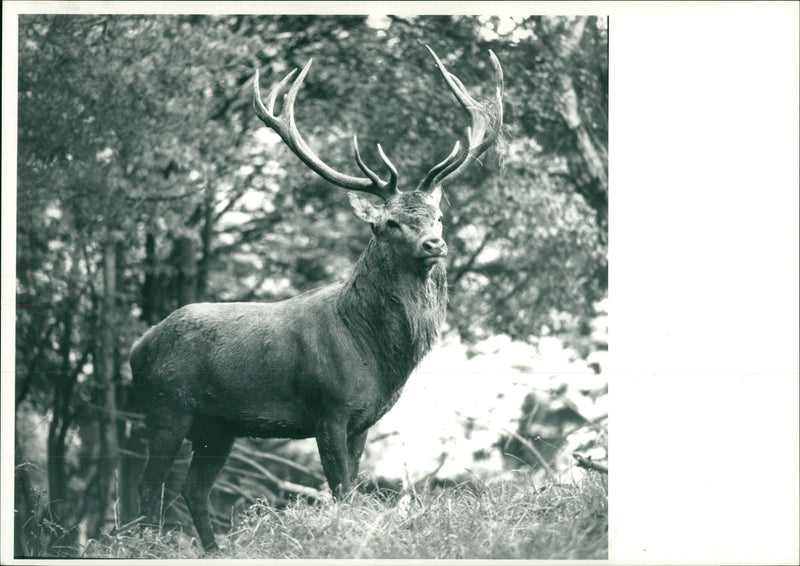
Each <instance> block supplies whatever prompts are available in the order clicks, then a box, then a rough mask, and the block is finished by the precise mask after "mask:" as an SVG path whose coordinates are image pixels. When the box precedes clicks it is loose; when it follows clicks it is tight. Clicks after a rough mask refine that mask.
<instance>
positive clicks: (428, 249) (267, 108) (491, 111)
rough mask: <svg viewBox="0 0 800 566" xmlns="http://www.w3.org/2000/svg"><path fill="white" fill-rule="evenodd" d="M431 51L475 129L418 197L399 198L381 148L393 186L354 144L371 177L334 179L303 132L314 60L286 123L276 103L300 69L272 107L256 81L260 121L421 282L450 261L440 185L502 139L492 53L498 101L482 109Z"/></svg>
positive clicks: (287, 103) (498, 72)
mask: <svg viewBox="0 0 800 566" xmlns="http://www.w3.org/2000/svg"><path fill="white" fill-rule="evenodd" d="M426 47H427V46H426ZM427 49H428V51H429V52H430V53H431V55H432V56H433V58H434V60H435V62H436V65H437V67H438V69H439V72H440V73H441V74H442V77H444V80H445V82H446V84H447V86H448V88H449V89H450V91H451V92H452V93H453V94H454V95H455V97H456V99H457V100H458V102H459V103H460V104H461V106H462V107H463V108H464V109H465V110H466V111H467V113H468V115H469V118H470V125H469V127H467V131H466V143H465V144H464V146H463V148H462V144H461V141H456V143H455V146H454V147H453V149H452V151H451V152H450V154H449V155H448V156H447V157H446V158H445V159H444V160H442V161H441V162H440V163H438V164H436V165H435V166H434V167H433V168H432V169H431V170H430V171H429V172H428V173H427V174H426V175H425V177H424V178H423V179H422V181H420V183H419V184H418V185H417V187H416V189H414V190H413V191H400V190H399V189H398V188H397V169H396V168H395V167H394V165H393V164H392V162H391V161H390V160H389V158H388V157H387V156H386V154H385V153H384V151H383V148H382V147H381V145H380V144H378V155H379V156H380V158H381V161H383V164H384V165H385V166H386V168H387V169H388V171H389V178H388V180H384V179H382V178H381V177H379V176H378V174H377V173H375V172H374V171H373V170H372V169H370V168H369V167H368V166H367V165H366V164H365V163H364V161H363V160H362V158H361V154H360V152H359V149H358V139H357V138H356V137H355V136H354V137H353V153H354V156H355V161H356V164H357V165H358V167H359V169H361V171H362V172H363V173H364V175H365V177H354V176H351V175H346V174H344V173H341V172H339V171H336V170H334V169H333V168H331V167H330V166H328V165H327V164H325V163H324V162H323V161H322V160H321V159H320V158H319V157H318V156H317V155H316V154H315V153H314V152H313V151H312V150H311V148H310V147H309V146H308V144H307V143H306V142H305V140H304V139H303V138H302V136H301V135H300V133H299V132H298V130H297V126H296V124H295V121H294V102H295V100H296V98H297V93H298V91H299V89H300V85H301V84H302V83H303V80H304V79H305V77H306V75H307V74H308V70H309V68H310V67H311V62H312V60H309V61H308V63H306V65H305V67H303V69H302V71H300V74H299V75H297V78H295V79H294V81H293V82H292V85H291V86H290V87H289V90H288V92H286V94H284V99H283V108H282V110H281V112H280V115H276V114H275V101H276V99H277V97H278V95H279V93H280V92H281V91H282V90H283V89H284V88H285V87H286V85H287V84H289V82H290V81H292V79H293V78H294V76H295V75H296V74H297V69H294V70H293V71H291V72H290V73H289V74H288V75H286V76H285V77H284V78H283V80H282V81H280V82H279V83H278V84H277V85H276V86H275V87H274V88H273V89H272V90H271V91H270V92H269V94H268V95H267V99H266V104H265V103H264V101H262V99H261V92H260V89H259V85H258V83H259V74H258V70H256V75H255V79H254V81H253V88H254V97H253V106H254V107H255V111H256V114H257V115H258V117H259V118H260V119H261V121H263V122H264V123H265V124H266V125H267V126H269V127H270V128H271V129H272V130H274V131H275V132H276V133H277V134H278V135H279V136H280V137H281V139H282V140H283V142H284V143H285V144H286V145H287V146H288V147H289V149H291V150H292V152H293V153H294V154H295V155H297V157H299V158H300V160H301V161H302V162H303V163H305V164H306V165H307V166H308V168H309V169H311V170H312V171H314V172H316V173H317V174H318V175H320V176H321V177H322V178H323V179H325V180H326V181H328V182H330V183H332V184H334V185H336V186H337V187H340V188H343V189H347V190H348V191H351V192H348V197H349V199H350V207H351V209H352V211H353V214H354V215H355V216H356V218H358V219H359V220H361V221H363V222H366V223H368V224H370V225H371V227H372V231H373V233H374V235H375V239H376V240H377V242H378V245H379V246H380V247H381V249H382V251H383V252H384V253H386V254H388V255H389V257H391V258H392V262H393V264H394V265H397V266H399V267H404V268H407V269H408V270H409V271H413V272H415V273H419V274H422V275H426V274H428V273H430V271H431V270H432V269H433V268H434V267H435V266H441V265H442V264H443V260H444V258H445V257H446V255H447V244H445V242H444V240H443V239H442V212H441V210H440V208H439V201H440V199H441V196H442V183H443V182H444V181H445V180H448V181H450V180H453V179H455V178H456V177H457V176H458V175H460V174H461V173H462V172H463V171H464V170H465V169H466V168H467V167H468V166H469V165H470V164H471V163H472V162H474V161H475V160H476V159H477V158H478V157H479V156H480V155H481V154H482V153H484V152H485V151H486V150H487V149H488V148H489V147H490V146H491V145H492V144H493V143H494V141H495V140H496V139H497V136H498V134H499V132H500V127H501V125H502V122H503V71H502V69H501V67H500V62H499V61H498V60H497V57H496V56H495V54H494V53H493V52H492V51H491V50H490V51H489V58H490V60H491V62H492V67H493V68H494V83H495V92H494V100H493V101H492V103H491V104H481V103H479V102H478V101H476V100H475V99H474V98H472V97H471V96H470V95H469V94H468V93H467V90H466V88H465V87H464V85H463V83H462V82H461V81H460V80H459V79H458V77H456V76H455V75H453V74H452V73H450V72H449V71H448V70H447V69H446V68H445V66H444V64H443V63H442V61H441V60H440V59H439V57H437V56H436V53H434V52H433V50H432V49H431V48H430V47H427ZM352 191H355V192H352ZM356 192H363V193H369V194H372V195H375V196H377V197H379V198H380V199H381V200H382V201H383V203H382V204H380V205H374V204H372V203H371V202H370V201H368V200H367V199H365V198H363V197H361V196H359V195H358V194H356Z"/></svg>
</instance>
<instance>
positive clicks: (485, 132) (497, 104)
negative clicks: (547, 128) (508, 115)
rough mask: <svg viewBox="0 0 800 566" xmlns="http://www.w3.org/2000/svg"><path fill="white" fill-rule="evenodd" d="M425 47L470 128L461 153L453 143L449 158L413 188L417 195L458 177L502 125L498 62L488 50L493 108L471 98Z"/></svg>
mask: <svg viewBox="0 0 800 566" xmlns="http://www.w3.org/2000/svg"><path fill="white" fill-rule="evenodd" d="M425 47H426V48H427V49H428V51H430V53H431V55H433V58H434V60H435V61H436V66H437V67H438V68H439V72H441V73H442V77H444V80H445V82H446V83H447V86H448V87H449V88H450V91H451V92H452V93H453V94H454V95H455V97H456V98H457V99H458V101H459V102H460V103H461V106H463V107H464V109H465V110H466V111H467V113H468V114H469V121H470V125H469V127H468V128H467V140H468V143H467V146H466V147H465V148H464V151H461V152H459V144H458V143H456V147H455V148H454V149H453V151H452V152H451V153H450V155H448V156H447V157H446V158H445V160H444V161H442V162H441V163H439V164H437V165H435V166H434V167H433V169H431V170H430V171H429V172H428V174H427V175H425V178H424V179H423V180H422V181H421V182H420V184H419V186H418V187H417V190H418V191H424V192H430V191H432V190H433V187H435V186H436V185H438V184H441V182H442V181H443V180H444V179H445V178H448V177H449V179H451V180H452V179H454V178H456V177H457V176H458V175H460V174H461V173H462V172H463V171H464V170H465V169H466V168H467V167H468V166H469V165H470V163H472V161H473V160H475V159H477V158H478V157H479V156H480V155H481V154H482V153H483V152H484V151H486V150H487V149H489V147H490V146H491V145H492V144H493V143H494V142H495V140H496V139H497V136H498V135H499V133H500V127H501V126H502V125H503V69H502V68H501V67H500V61H498V60H497V56H496V55H495V54H494V52H493V51H492V50H491V49H490V50H489V59H490V60H491V61H492V67H494V83H495V96H494V101H493V102H494V105H493V106H494V108H489V107H487V106H485V105H481V104H480V103H479V102H478V101H476V100H475V99H474V98H472V97H471V96H470V95H469V93H468V92H467V89H466V88H464V84H463V83H462V82H461V81H460V80H459V78H458V77H457V76H455V75H454V74H452V73H451V72H449V71H448V70H447V69H445V67H444V64H443V63H442V61H441V60H440V59H439V57H437V56H436V53H434V52H433V49H431V48H430V47H429V46H427V45H426V46H425Z"/></svg>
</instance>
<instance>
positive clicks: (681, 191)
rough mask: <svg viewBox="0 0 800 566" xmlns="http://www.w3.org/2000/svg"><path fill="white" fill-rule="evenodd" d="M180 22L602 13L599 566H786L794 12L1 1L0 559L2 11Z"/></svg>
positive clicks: (5, 503) (9, 170)
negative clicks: (607, 357)
mask: <svg viewBox="0 0 800 566" xmlns="http://www.w3.org/2000/svg"><path fill="white" fill-rule="evenodd" d="M186 11H192V12H197V13H206V12H220V11H224V12H226V13H313V14H316V13H326V12H333V13H341V14H355V13H381V12H383V13H386V12H392V13H398V14H401V15H408V14H423V13H424V14H443V13H462V14H463V13H480V14H495V13H513V12H518V13H522V12H528V13H536V14H577V13H589V14H609V15H610V37H611V42H610V43H611V46H610V50H611V62H610V69H611V76H610V89H611V92H610V120H611V123H610V136H611V137H610V159H611V161H610V168H609V179H610V183H611V193H610V244H611V250H610V275H611V279H610V305H611V307H610V329H609V330H610V345H611V351H610V354H611V361H612V363H613V368H612V370H613V371H612V374H611V403H612V410H611V417H610V453H611V468H612V473H611V476H610V481H611V485H610V487H611V495H610V507H611V532H610V536H611V560H610V562H611V563H619V564H677V563H690V564H734V563H736V564H792V563H798V562H800V543H798V532H799V531H800V518H799V517H798V514H799V511H798V500H799V499H800V493H799V492H798V477H799V474H798V461H800V452H799V451H798V429H799V428H800V423H799V422H798V412H799V409H798V396H799V392H798V360H799V359H800V356H799V355H798V341H800V336H798V314H797V313H798V311H799V310H800V305H798V292H799V291H798V280H799V279H800V276H799V275H798V273H799V271H798V255H799V254H798V137H799V135H798V104H799V98H798V84H799V83H800V77H799V76H798V63H799V62H798V53H800V45H798V20H799V19H800V18H798V15H799V14H798V4H797V3H795V2H769V3H757V2H755V3H754V2H733V3H726V2H714V3H712V2H705V3H696V2H682V3H668V2H658V3H656V2H649V3H632V2H631V3H602V2H585V3H566V4H562V3H550V2H547V3H544V2H543V3H534V2H492V3H489V2H424V3H422V2H400V3H387V2H341V3H328V2H303V3H294V2H291V3H286V2H268V3H259V2H242V3H233V2H231V3H220V2H195V3H176V2H153V3H149V2H147V3H120V2H34V3H20V2H4V4H3V170H2V180H3V193H2V198H3V203H2V204H3V224H2V226H3V228H2V235H3V249H2V265H3V267H4V269H3V272H2V305H3V309H2V331H3V336H2V337H3V358H2V403H3V408H4V409H5V410H3V411H2V417H0V418H2V429H3V442H2V452H1V453H0V456H1V457H2V480H1V481H2V483H1V484H0V494H1V495H2V503H1V504H0V510H1V511H2V518H3V524H4V527H5V528H3V529H2V531H0V537H2V541H1V542H2V545H1V546H0V562H2V563H3V564H10V563H22V564H25V563H34V562H35V561H13V560H12V559H11V558H10V556H11V544H13V527H12V521H11V517H12V516H13V483H12V478H13V450H12V449H13V436H12V435H11V431H12V430H13V429H12V428H11V427H13V422H14V418H13V406H12V405H11V403H12V401H11V399H12V398H13V385H12V384H13V331H14V320H13V313H14V310H13V306H14V304H15V300H14V288H15V283H14V278H13V267H12V266H14V265H15V263H14V262H15V259H14V249H13V246H12V242H13V240H14V238H13V234H14V231H15V224H14V214H13V213H14V210H15V208H14V204H15V200H14V199H15V193H14V191H13V190H11V187H13V186H14V180H15V170H14V169H15V165H14V156H15V154H14V150H15V136H16V122H15V119H16V116H15V114H14V108H15V100H16V59H15V55H16V29H15V28H16V17H15V16H16V15H17V14H18V13H22V12H27V13H31V12H38V13H45V12H62V13H100V12H102V13H178V12H186ZM6 525H8V526H6ZM48 562H49V563H53V564H57V563H61V562H63V563H68V564H75V561H48ZM169 562H172V563H185V562H187V561H169ZM248 562H257V561H248ZM309 562H312V561H309ZM376 562H377V561H376ZM121 563H126V564H127V563H136V561H121ZM441 563H442V562H437V564H441ZM534 563H539V562H534ZM557 563H558V564H565V563H567V562H557Z"/></svg>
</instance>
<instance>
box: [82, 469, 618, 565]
mask: <svg viewBox="0 0 800 566" xmlns="http://www.w3.org/2000/svg"><path fill="white" fill-rule="evenodd" d="M220 538H222V540H223V547H222V550H221V551H220V552H219V553H218V554H216V555H215V556H214V557H215V558H251V559H252V558H259V559H263V558H264V557H269V558H271V559H322V558H339V559H342V558H349V559H354V558H355V559H386V558H395V559H397V558H404V559H451V560H453V559H517V560H521V559H522V560H530V559H539V560H545V559H573V560H574V559H596V560H599V559H607V558H608V484H607V480H606V476H603V475H600V474H596V473H590V474H588V475H586V476H585V477H584V478H583V479H582V480H580V481H579V482H577V483H574V484H565V485H552V486H549V487H546V488H538V489H537V487H536V486H535V485H534V484H533V481H532V480H531V477H530V476H528V475H525V474H519V475H517V476H516V477H515V478H513V479H510V480H504V481H501V482H497V483H493V484H491V485H486V484H483V483H480V482H466V483H462V484H459V485H456V486H451V487H445V488H432V489H428V490H425V491H422V492H420V493H418V494H417V495H416V496H412V495H411V494H409V495H407V496H405V497H402V498H400V499H399V500H393V499H390V500H388V501H387V500H386V499H384V498H383V497H381V496H379V495H376V494H365V493H354V494H353V495H352V496H351V497H349V498H348V499H347V500H346V501H343V502H334V501H332V500H330V499H328V500H326V501H322V502H317V503H314V504H311V503H309V502H308V501H305V500H299V501H298V502H296V503H295V504H293V505H291V506H289V507H288V508H286V509H284V510H281V511H276V510H275V509H274V508H273V507H272V506H271V505H269V503H267V502H266V501H259V502H257V503H255V504H254V505H252V506H250V508H248V509H247V511H246V512H245V513H243V514H242V515H241V516H240V517H238V518H237V519H236V522H235V525H234V528H233V532H232V533H231V534H230V535H228V536H227V537H220ZM84 556H85V557H87V558H189V557H193V558H200V557H202V556H203V555H202V554H201V551H200V549H199V545H198V544H197V542H196V541H194V540H192V539H191V538H189V537H187V536H186V535H184V534H181V533H177V532H172V533H168V534H165V535H157V534H155V533H154V532H153V531H147V532H145V533H144V534H143V535H141V534H123V535H118V536H117V537H105V538H103V539H100V540H97V541H91V542H90V543H89V545H88V547H87V549H86V551H85V553H84Z"/></svg>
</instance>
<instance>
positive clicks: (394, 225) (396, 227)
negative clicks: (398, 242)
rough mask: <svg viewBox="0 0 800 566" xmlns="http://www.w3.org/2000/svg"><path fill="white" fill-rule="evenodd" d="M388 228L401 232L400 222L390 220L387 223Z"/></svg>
mask: <svg viewBox="0 0 800 566" xmlns="http://www.w3.org/2000/svg"><path fill="white" fill-rule="evenodd" d="M386 227H387V228H389V229H390V230H399V229H400V224H399V223H398V222H395V221H394V220H391V219H389V220H387V221H386Z"/></svg>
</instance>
